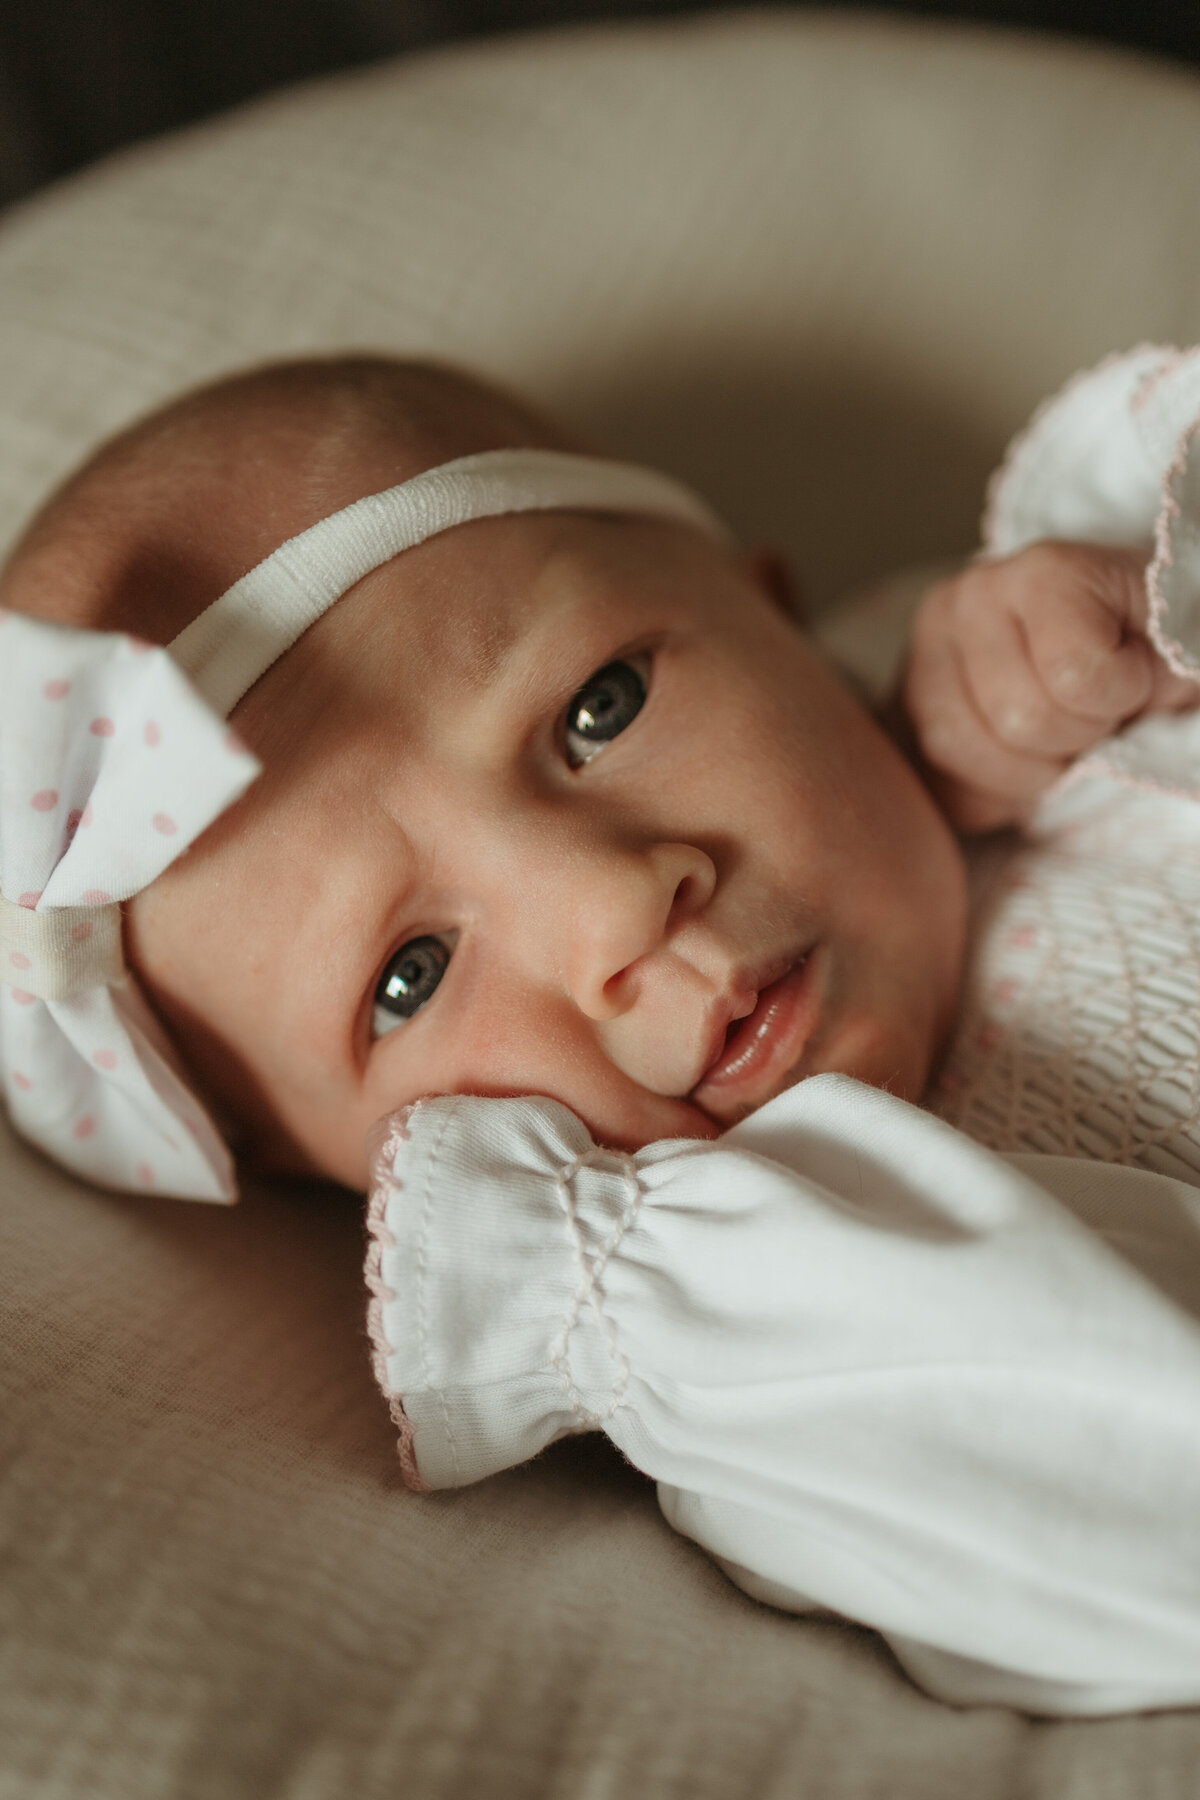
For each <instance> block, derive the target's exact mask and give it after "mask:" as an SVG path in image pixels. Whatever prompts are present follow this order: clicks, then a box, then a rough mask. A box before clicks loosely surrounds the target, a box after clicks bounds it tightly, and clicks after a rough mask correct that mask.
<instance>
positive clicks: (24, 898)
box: [0, 613, 259, 1200]
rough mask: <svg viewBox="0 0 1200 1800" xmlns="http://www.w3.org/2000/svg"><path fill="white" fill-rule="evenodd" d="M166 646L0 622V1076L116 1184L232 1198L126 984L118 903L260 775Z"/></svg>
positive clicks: (66, 1145) (90, 1171)
mask: <svg viewBox="0 0 1200 1800" xmlns="http://www.w3.org/2000/svg"><path fill="white" fill-rule="evenodd" d="M258 771H259V765H258V763H257V762H256V761H255V759H254V757H252V756H251V755H250V754H249V752H248V751H247V750H246V749H245V748H244V747H243V746H242V745H241V744H240V743H238V741H237V739H236V738H235V737H234V736H233V734H232V733H231V732H230V731H229V730H228V729H227V728H226V726H224V725H223V724H222V723H221V721H220V720H219V719H218V718H216V717H215V715H214V714H213V713H212V712H211V711H210V710H209V708H208V707H207V706H206V705H205V703H204V702H203V701H202V700H201V699H200V698H199V697H198V696H197V695H196V694H194V693H193V692H192V690H191V688H190V686H189V684H188V682H187V681H186V679H185V678H184V676H182V675H181V674H180V672H179V670H178V669H177V668H176V666H175V664H174V663H173V662H172V660H171V658H170V657H169V656H168V655H167V653H166V651H164V650H159V649H155V648H153V647H152V646H150V645H148V644H141V643H137V642H135V641H134V640H133V639H131V638H128V637H125V636H123V635H120V634H118V633H115V632H93V631H76V630H70V629H66V628H64V627H60V626H56V625H48V624H44V623H42V622H40V621H38V620H34V619H28V618H23V617H22V616H20V615H19V614H17V613H3V614H0V891H2V896H3V904H2V905H0V1073H2V1076H3V1084H4V1096H5V1100H6V1103H7V1106H8V1111H9V1114H10V1116H11V1118H12V1121H13V1124H14V1125H15V1126H16V1127H17V1129H18V1130H19V1131H20V1132H22V1133H23V1134H24V1136H26V1137H27V1138H29V1139H30V1140H31V1141H32V1142H33V1143H35V1144H37V1145H38V1146H39V1147H40V1148H41V1149H42V1150H44V1151H46V1153H47V1154H48V1155H50V1156H52V1157H54V1158H55V1160H56V1161H58V1162H60V1163H62V1164H63V1165H64V1166H65V1167H66V1168H69V1169H72V1170H74V1171H75V1173H76V1174H79V1175H83V1176H85V1177H86V1178H87V1179H89V1180H92V1181H97V1182H99V1183H101V1185H103V1186H105V1187H117V1188H132V1189H135V1190H138V1189H140V1190H141V1191H143V1192H147V1191H150V1192H154V1193H160V1194H170V1195H174V1196H177V1197H180V1198H186V1199H195V1200H230V1199H232V1198H234V1196H235V1193H236V1189H235V1186H234V1181H233V1169H232V1164H231V1161H230V1157H229V1153H228V1151H227V1150H226V1148H225V1146H224V1145H223V1144H222V1142H221V1140H220V1138H219V1136H218V1134H217V1132H216V1130H215V1128H214V1126H213V1124H212V1121H211V1120H210V1119H209V1117H208V1115H207V1114H206V1113H205V1111H204V1109H203V1107H202V1106H201V1105H200V1103H199V1102H198V1101H197V1100H196V1098H195V1096H194V1095H193V1094H192V1093H190V1091H189V1090H188V1088H187V1087H186V1086H185V1085H184V1082H183V1081H182V1079H181V1078H180V1074H179V1071H178V1068H177V1066H176V1064H175V1062H174V1059H173V1058H172V1056H171V1054H170V1051H169V1050H168V1048H167V1046H166V1045H165V1043H164V1042H163V1039H162V1034H161V1032H160V1031H159V1029H158V1027H157V1026H156V1024H155V1022H154V1020H153V1019H152V1017H151V1015H150V1013H149V1011H148V1009H147V1008H146V1006H145V1003H144V1001H143V1000H142V999H141V997H140V995H139V994H138V992H137V989H136V987H135V985H134V983H133V982H132V980H130V979H129V977H128V975H127V972H126V970H125V967H124V959H123V956H122V953H121V935H120V934H121V921H120V902H121V901H122V900H127V899H128V898H129V896H130V895H131V894H135V893H138V892H139V891H140V890H141V889H142V888H144V887H146V886H147V885H148V884H149V883H150V882H151V881H153V880H154V878H155V877H156V876H157V875H159V874H161V873H162V871H163V870H164V869H166V868H168V867H169V866H170V864H171V863H173V862H174V861H175V859H176V857H178V856H179V855H180V854H181V853H182V852H183V851H184V850H186V849H187V847H188V845H189V844H191V843H192V842H193V840H194V839H195V838H196V837H198V836H199V834H200V833H201V832H202V831H203V830H204V828H205V827H206V826H207V825H208V824H210V823H211V821H212V820H213V819H215V818H216V817H217V816H218V815H219V814H220V813H222V812H224V810H225V808H226V807H227V806H229V805H230V804H231V803H232V802H233V801H234V800H235V799H236V798H237V797H238V795H239V794H241V793H242V792H243V791H244V790H245V788H246V787H247V786H248V785H249V783H250V782H251V781H253V780H254V778H255V776H256V775H257V774H258Z"/></svg>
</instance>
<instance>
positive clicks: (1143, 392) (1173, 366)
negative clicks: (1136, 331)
mask: <svg viewBox="0 0 1200 1800" xmlns="http://www.w3.org/2000/svg"><path fill="white" fill-rule="evenodd" d="M1160 348H1161V350H1162V352H1163V355H1164V357H1165V358H1166V360H1165V361H1164V362H1161V363H1160V364H1159V365H1158V367H1157V368H1156V369H1148V370H1147V371H1146V373H1145V375H1143V376H1142V379H1141V382H1140V384H1139V386H1138V387H1136V388H1135V389H1134V392H1133V398H1132V399H1131V400H1130V402H1129V409H1130V411H1131V412H1135V413H1138V412H1141V411H1142V408H1143V407H1146V406H1149V404H1150V401H1151V399H1152V398H1153V396H1154V390H1155V388H1156V387H1159V386H1160V385H1161V384H1162V382H1164V381H1165V380H1166V379H1167V377H1168V376H1169V375H1175V374H1177V373H1178V371H1179V370H1180V369H1182V368H1183V367H1184V365H1185V364H1187V363H1190V362H1194V361H1195V360H1196V358H1197V356H1200V346H1197V345H1195V344H1192V345H1189V347H1188V348H1187V349H1186V350H1180V349H1178V348H1177V347H1176V346H1175V345H1168V344H1163V345H1156V344H1143V345H1139V349H1144V350H1154V349H1160ZM1137 353H1138V352H1137V351H1136V350H1135V351H1132V352H1131V353H1130V354H1132V355H1134V356H1136V355H1137Z"/></svg>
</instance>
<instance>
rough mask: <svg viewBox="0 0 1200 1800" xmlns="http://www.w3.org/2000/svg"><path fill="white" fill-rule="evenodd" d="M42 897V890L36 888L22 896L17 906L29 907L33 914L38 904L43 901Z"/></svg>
mask: <svg viewBox="0 0 1200 1800" xmlns="http://www.w3.org/2000/svg"><path fill="white" fill-rule="evenodd" d="M41 897H42V889H41V888H34V889H32V890H31V892H29V893H28V894H22V895H21V898H20V899H19V900H18V901H17V905H18V906H27V907H29V909H30V911H31V912H32V910H33V908H34V907H35V906H36V905H37V903H38V901H39V900H40V899H41Z"/></svg>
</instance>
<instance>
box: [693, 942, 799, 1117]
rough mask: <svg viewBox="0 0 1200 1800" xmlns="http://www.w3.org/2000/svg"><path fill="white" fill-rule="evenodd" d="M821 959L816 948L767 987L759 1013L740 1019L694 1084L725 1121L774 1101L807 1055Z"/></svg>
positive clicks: (698, 1097) (702, 1103)
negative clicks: (723, 1046)
mask: <svg viewBox="0 0 1200 1800" xmlns="http://www.w3.org/2000/svg"><path fill="white" fill-rule="evenodd" d="M815 960H816V957H815V953H814V952H810V953H809V954H808V955H807V956H806V957H804V958H803V959H802V960H801V961H800V962H799V963H797V964H796V966H795V967H794V968H792V969H789V970H788V972H787V974H786V975H781V976H780V978H779V980H778V981H773V982H772V983H771V985H770V987H765V988H763V989H762V990H761V992H760V993H759V996H758V1001H757V1003H756V1005H755V1007H754V1010H753V1012H751V1013H749V1014H748V1015H747V1017H746V1018H744V1019H741V1020H739V1021H738V1023H737V1026H736V1027H735V1028H734V1029H733V1030H732V1031H731V1033H730V1036H729V1038H728V1039H727V1040H726V1044H725V1048H724V1050H723V1051H722V1053H721V1055H720V1056H719V1057H718V1058H717V1060H716V1062H714V1063H713V1064H712V1065H711V1066H710V1067H709V1068H708V1069H706V1070H705V1072H704V1075H703V1077H702V1078H701V1080H700V1081H699V1082H698V1083H697V1085H696V1086H695V1087H694V1088H693V1090H692V1093H691V1099H692V1100H693V1101H694V1102H695V1104H696V1105H697V1106H699V1107H700V1108H702V1109H703V1110H704V1111H705V1112H709V1113H711V1114H712V1115H713V1117H714V1118H716V1119H717V1120H718V1121H719V1122H720V1121H723V1120H724V1119H725V1118H726V1117H727V1118H728V1119H729V1122H730V1123H732V1122H733V1119H734V1118H742V1117H744V1116H745V1114H746V1113H747V1112H750V1111H752V1110H753V1109H754V1108H755V1107H756V1106H761V1105H762V1104H763V1102H764V1101H766V1100H769V1099H771V1098H772V1097H773V1095H774V1094H775V1093H776V1091H777V1089H778V1084H779V1082H780V1081H781V1080H782V1079H783V1077H784V1076H785V1075H786V1074H787V1073H788V1071H789V1070H790V1069H793V1068H794V1067H795V1065H796V1064H797V1063H798V1062H799V1060H800V1058H801V1057H802V1056H803V1054H804V1048H805V1045H806V1044H807V1042H808V1039H809V1038H810V1037H811V1035H812V1031H813V1027H814V1026H815V1024H816V1020H817V1010H818V994H817V991H816V990H817V981H816V975H815Z"/></svg>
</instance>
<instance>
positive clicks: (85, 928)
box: [71, 919, 92, 944]
mask: <svg viewBox="0 0 1200 1800" xmlns="http://www.w3.org/2000/svg"><path fill="white" fill-rule="evenodd" d="M91 935H92V922H91V920H90V919H81V920H80V921H79V923H78V925H72V927H71V942H72V943H73V944H86V943H87V941H88V939H89V938H90V937H91Z"/></svg>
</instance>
